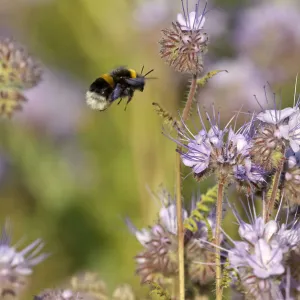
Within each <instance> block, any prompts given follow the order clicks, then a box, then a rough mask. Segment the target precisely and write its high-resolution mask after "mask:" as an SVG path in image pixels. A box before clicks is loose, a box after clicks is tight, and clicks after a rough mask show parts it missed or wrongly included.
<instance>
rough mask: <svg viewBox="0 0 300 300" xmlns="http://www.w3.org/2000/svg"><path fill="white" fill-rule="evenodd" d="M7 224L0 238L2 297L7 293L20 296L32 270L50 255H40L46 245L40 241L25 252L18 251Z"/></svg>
mask: <svg viewBox="0 0 300 300" xmlns="http://www.w3.org/2000/svg"><path fill="white" fill-rule="evenodd" d="M7 230H8V228H7V224H6V225H5V226H4V227H3V229H2V234H1V238H0V295H1V296H4V295H5V294H6V293H7V294H11V295H14V296H18V295H19V294H20V293H21V292H22V291H23V290H24V288H25V287H26V284H27V278H28V276H29V275H31V274H32V272H33V270H32V268H33V267H34V266H36V265H37V264H39V263H40V262H42V261H43V260H44V259H45V258H46V257H47V256H48V255H47V254H44V253H42V254H39V253H40V251H41V249H42V248H43V247H44V243H43V242H42V241H41V240H40V239H38V240H36V241H34V242H33V243H31V244H30V245H29V246H27V247H26V248H24V249H23V250H20V251H17V249H16V248H15V247H14V246H11V240H10V236H9V235H8V232H7Z"/></svg>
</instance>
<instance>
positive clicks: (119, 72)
mask: <svg viewBox="0 0 300 300" xmlns="http://www.w3.org/2000/svg"><path fill="white" fill-rule="evenodd" d="M143 70H144V67H143V68H142V70H141V73H140V74H139V73H137V72H136V71H135V70H133V69H127V68H125V67H120V68H117V69H115V70H113V71H111V72H110V73H106V74H103V75H101V76H100V77H99V78H97V79H96V80H95V81H94V82H93V83H92V84H91V85H90V88H89V90H88V91H87V92H86V103H87V105H88V106H89V107H91V108H92V109H95V110H100V111H104V110H106V109H107V108H108V107H109V106H110V105H111V104H112V103H113V102H114V101H115V100H117V99H120V100H119V102H118V104H120V103H121V101H122V100H123V98H127V102H126V105H125V110H126V107H127V105H128V104H129V103H130V101H131V100H132V98H133V95H134V92H135V91H136V90H138V91H141V92H143V90H144V87H145V77H146V76H147V75H149V74H150V73H151V72H153V69H152V70H150V71H149V72H147V73H146V74H144V75H143Z"/></svg>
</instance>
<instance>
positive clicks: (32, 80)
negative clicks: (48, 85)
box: [0, 40, 42, 116]
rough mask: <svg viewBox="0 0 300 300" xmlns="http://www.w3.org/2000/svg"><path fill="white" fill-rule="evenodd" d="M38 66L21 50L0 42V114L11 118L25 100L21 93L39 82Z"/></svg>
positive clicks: (40, 72) (11, 44)
mask: <svg viewBox="0 0 300 300" xmlns="http://www.w3.org/2000/svg"><path fill="white" fill-rule="evenodd" d="M41 75H42V71H41V68H40V65H39V64H38V63H36V62H35V61H34V60H33V58H31V57H30V56H29V55H28V54H27V53H26V52H25V50H24V49H23V48H20V47H19V46H17V45H16V44H15V43H13V42H12V41H10V40H0V112H1V113H2V114H5V115H8V116H11V115H12V113H13V112H14V111H15V110H17V109H21V106H22V102H24V101H25V100H26V99H25V97H24V96H23V91H24V90H26V89H29V88H32V87H34V86H36V85H37V84H38V83H39V82H40V81H41Z"/></svg>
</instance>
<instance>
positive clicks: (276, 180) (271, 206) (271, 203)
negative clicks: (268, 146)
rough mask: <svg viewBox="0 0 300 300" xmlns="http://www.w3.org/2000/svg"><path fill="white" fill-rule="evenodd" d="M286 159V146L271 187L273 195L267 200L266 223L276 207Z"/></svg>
mask: <svg viewBox="0 0 300 300" xmlns="http://www.w3.org/2000/svg"><path fill="white" fill-rule="evenodd" d="M284 161H285V148H284V149H283V150H282V158H281V159H280V163H279V166H278V168H277V170H276V173H275V175H274V179H273V185H272V187H271V189H272V193H271V197H270V199H268V201H267V205H266V207H267V209H266V212H265V223H267V222H268V221H269V220H270V217H271V215H272V212H273V209H274V205H275V201H276V196H277V192H278V187H279V183H280V177H281V173H282V171H283V167H284Z"/></svg>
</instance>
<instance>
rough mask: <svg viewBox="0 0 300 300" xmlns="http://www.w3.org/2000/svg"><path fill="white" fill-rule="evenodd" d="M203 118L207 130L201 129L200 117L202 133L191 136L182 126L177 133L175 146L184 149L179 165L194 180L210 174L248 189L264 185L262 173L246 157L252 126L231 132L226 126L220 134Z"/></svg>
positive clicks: (231, 129)
mask: <svg viewBox="0 0 300 300" xmlns="http://www.w3.org/2000/svg"><path fill="white" fill-rule="evenodd" d="M214 114H215V113H214ZM199 116H200V113H199ZM207 118H208V120H209V121H210V126H211V127H210V129H209V130H207V129H206V128H205V126H204V125H203V121H202V119H201V116H200V121H201V124H202V127H203V129H202V130H200V131H199V133H198V134H196V135H194V134H193V133H192V132H191V131H190V130H189V129H188V128H187V127H186V126H185V125H184V128H182V129H179V135H180V137H181V139H180V141H176V142H177V143H178V144H179V145H181V146H182V147H183V148H185V149H186V151H182V152H181V158H182V162H183V164H184V165H186V166H188V167H191V168H192V170H193V173H194V175H195V176H196V177H197V178H201V177H202V176H203V175H206V174H210V173H212V172H213V173H216V175H217V176H220V177H222V178H225V180H226V181H227V182H232V181H236V182H238V183H239V184H242V183H244V182H245V183H247V184H248V185H249V186H252V185H253V184H254V185H257V184H262V183H264V182H265V175H266V172H265V171H264V170H263V169H262V167H260V166H258V165H256V164H254V163H253V162H252V160H251V157H250V146H251V144H250V141H251V137H252V136H251V132H252V128H251V127H252V125H251V124H250V125H249V124H248V125H247V126H243V127H241V128H240V129H238V130H237V131H234V130H233V128H232V127H229V128H228V126H229V124H228V125H227V126H226V127H225V128H224V129H223V130H222V129H220V126H219V124H217V122H216V120H212V119H211V118H210V116H209V115H208V114H207ZM229 123H230V122H229Z"/></svg>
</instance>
